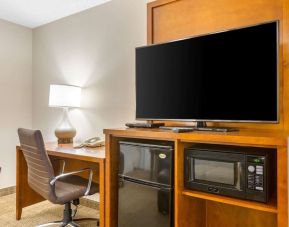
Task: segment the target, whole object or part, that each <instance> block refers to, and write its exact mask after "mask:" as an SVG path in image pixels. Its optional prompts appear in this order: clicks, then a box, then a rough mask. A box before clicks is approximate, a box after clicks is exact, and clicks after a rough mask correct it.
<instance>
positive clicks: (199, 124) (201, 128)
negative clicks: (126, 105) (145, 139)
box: [160, 121, 239, 132]
mask: <svg viewBox="0 0 289 227" xmlns="http://www.w3.org/2000/svg"><path fill="white" fill-rule="evenodd" d="M160 129H165V130H171V131H173V132H189V131H209V132H236V131H239V129H238V128H229V127H209V126H207V124H206V122H204V121H200V122H197V124H196V126H161V127H160Z"/></svg>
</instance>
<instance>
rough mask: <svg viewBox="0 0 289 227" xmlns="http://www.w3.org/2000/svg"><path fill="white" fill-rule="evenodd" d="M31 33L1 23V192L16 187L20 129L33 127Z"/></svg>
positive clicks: (15, 26) (23, 28)
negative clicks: (18, 130) (16, 148)
mask: <svg viewBox="0 0 289 227" xmlns="http://www.w3.org/2000/svg"><path fill="white" fill-rule="evenodd" d="M31 96H32V30H31V29H28V28H25V27H22V26H18V25H15V24H12V23H9V22H6V21H3V20H0V106H1V107H0V144H1V149H0V166H1V167H2V172H1V173H0V188H5V187H9V186H13V185H15V169H16V165H15V164H16V159H15V157H16V155H15V145H16V144H17V143H18V142H19V141H18V136H17V128H18V127H31V125H32V120H31V117H32V97H31Z"/></svg>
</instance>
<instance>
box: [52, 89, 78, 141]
mask: <svg viewBox="0 0 289 227" xmlns="http://www.w3.org/2000/svg"><path fill="white" fill-rule="evenodd" d="M80 97H81V88H80V87H76V86H69V85H57V84H52V85H50V92H49V107H60V108H63V118H62V120H61V122H60V124H59V125H58V126H57V128H56V129H55V136H56V137H57V138H58V143H59V144H63V143H73V137H74V136H75V135H76V129H75V128H74V127H73V126H72V124H71V123H70V120H69V117H68V111H69V108H71V107H80Z"/></svg>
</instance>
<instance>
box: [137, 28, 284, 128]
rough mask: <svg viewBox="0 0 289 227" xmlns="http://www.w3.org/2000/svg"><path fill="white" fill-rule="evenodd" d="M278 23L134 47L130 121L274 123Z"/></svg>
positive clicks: (276, 96)
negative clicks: (133, 114) (132, 118)
mask: <svg viewBox="0 0 289 227" xmlns="http://www.w3.org/2000/svg"><path fill="white" fill-rule="evenodd" d="M278 84H279V81H278V22H270V23H265V24H261V25H256V26H250V27H245V28H240V29H234V30H230V31H224V32H219V33H214V34H208V35H202V36H198V37H192V38H188V39H184V40H178V41H173V42H169V43H163V44H158V45H151V46H145V47H139V48H136V118H137V119H143V120H187V121H236V122H240V121H241V122H271V123H277V122H278V112H279V111H278Z"/></svg>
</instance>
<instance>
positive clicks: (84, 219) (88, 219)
mask: <svg viewBox="0 0 289 227" xmlns="http://www.w3.org/2000/svg"><path fill="white" fill-rule="evenodd" d="M83 221H96V222H97V224H96V226H99V219H97V218H79V219H74V220H73V221H71V222H69V223H64V222H63V221H54V222H50V223H46V224H42V225H37V226H36V227H45V226H53V225H57V226H61V227H64V226H72V227H77V226H80V225H79V224H77V223H75V222H83Z"/></svg>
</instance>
